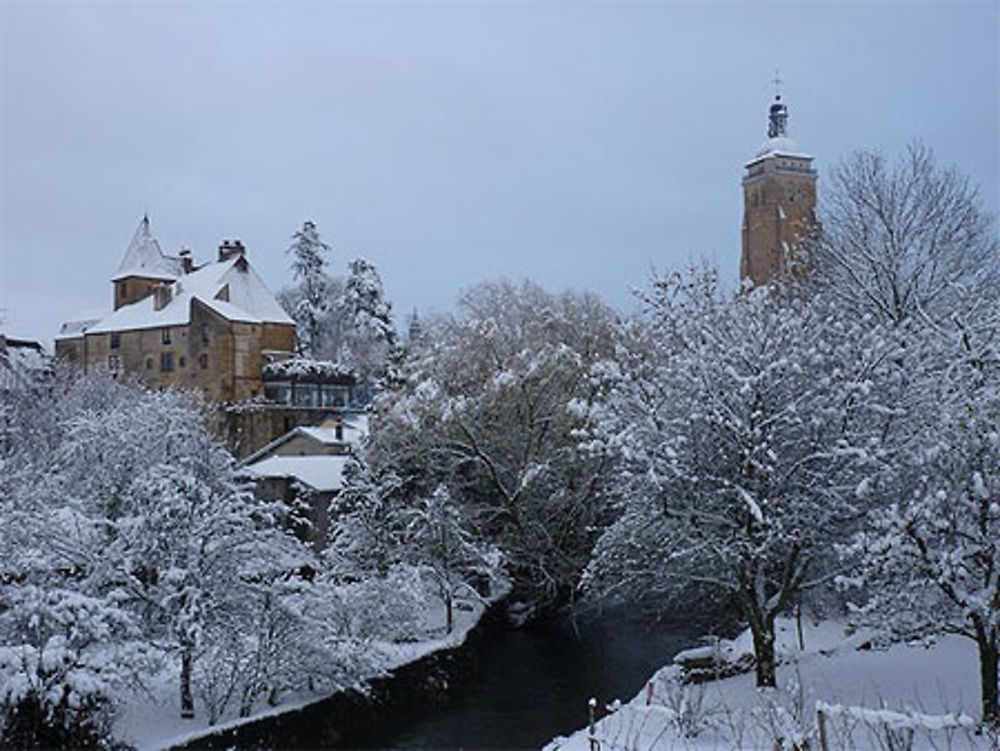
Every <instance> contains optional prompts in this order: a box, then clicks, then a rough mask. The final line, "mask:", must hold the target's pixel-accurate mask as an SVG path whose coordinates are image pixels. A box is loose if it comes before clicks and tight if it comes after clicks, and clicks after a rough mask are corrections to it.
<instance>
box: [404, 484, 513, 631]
mask: <svg viewBox="0 0 1000 751" xmlns="http://www.w3.org/2000/svg"><path fill="white" fill-rule="evenodd" d="M405 518H406V541H407V545H408V548H409V552H410V554H411V555H412V557H413V560H414V561H415V562H417V564H418V565H419V566H420V568H421V569H422V570H423V571H425V572H427V573H429V574H430V576H431V578H432V579H433V581H434V584H435V589H436V591H437V593H438V596H439V597H440V598H441V601H442V602H443V603H444V606H445V630H446V631H447V633H451V630H452V627H453V626H454V623H455V613H454V601H455V595H456V594H457V593H458V592H460V591H461V590H463V589H465V590H469V591H475V590H474V587H473V583H474V582H475V581H476V580H479V579H482V580H484V581H486V582H489V581H490V580H491V579H492V577H493V574H494V573H495V569H496V568H497V566H498V564H499V560H498V557H497V556H496V555H491V551H489V550H488V549H487V548H486V546H485V545H484V544H483V543H481V542H479V541H477V540H476V538H475V536H474V535H473V534H472V531H471V528H470V524H469V522H468V520H467V519H466V518H465V513H464V510H463V508H462V507H461V506H459V505H458V504H456V503H455V502H454V501H453V500H452V498H451V495H450V493H449V492H448V488H447V487H445V486H444V485H439V486H438V487H437V488H435V490H434V492H433V493H431V494H430V496H428V497H427V498H424V499H421V500H420V501H419V502H418V503H417V504H416V506H414V507H412V508H410V509H409V510H408V511H407V512H406V514H405Z"/></svg>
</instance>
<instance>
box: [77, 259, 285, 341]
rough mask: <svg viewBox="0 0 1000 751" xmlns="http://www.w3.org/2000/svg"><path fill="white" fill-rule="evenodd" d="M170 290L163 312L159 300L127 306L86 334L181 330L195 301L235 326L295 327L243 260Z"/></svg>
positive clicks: (216, 266)
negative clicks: (179, 327) (168, 327)
mask: <svg viewBox="0 0 1000 751" xmlns="http://www.w3.org/2000/svg"><path fill="white" fill-rule="evenodd" d="M170 286H171V299H170V302H169V303H167V304H166V305H164V306H163V307H162V308H161V309H160V310H156V305H155V295H149V296H147V297H145V298H143V299H142V300H139V301H137V302H134V303H132V304H131V305H124V306H122V307H121V308H119V309H118V310H116V311H115V312H114V313H112V314H111V315H110V316H108V317H107V318H105V319H103V320H102V321H101V322H100V323H98V324H96V325H94V326H91V327H89V328H88V329H87V333H91V334H99V333H106V332H109V331H131V330H135V329H149V328H160V327H165V326H182V325H185V324H187V323H189V322H190V320H191V301H192V300H194V299H197V300H198V301H199V302H201V303H203V304H204V305H206V306H208V307H209V308H211V309H212V310H214V311H215V312H216V313H218V314H219V315H221V316H222V317H224V318H226V319H228V320H230V321H243V322H248V323H285V324H294V321H292V319H291V318H289V316H288V314H287V313H285V311H284V310H283V309H282V307H281V306H280V305H279V304H278V301H277V300H275V299H274V295H272V294H271V293H270V291H268V289H267V286H266V285H265V284H264V280H263V279H261V278H260V275H258V274H257V272H256V271H254V270H253V267H252V266H250V264H249V263H248V262H247V261H246V258H245V256H243V255H237V256H235V257H233V258H230V259H228V260H226V261H218V262H216V263H210V264H207V265H205V266H202V267H201V268H200V269H198V270H197V271H195V272H193V273H191V274H187V275H184V276H181V277H180V278H179V279H178V280H177V281H175V282H174V283H173V284H171V285H170Z"/></svg>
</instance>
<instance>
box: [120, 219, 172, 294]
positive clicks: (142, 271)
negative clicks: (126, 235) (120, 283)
mask: <svg viewBox="0 0 1000 751" xmlns="http://www.w3.org/2000/svg"><path fill="white" fill-rule="evenodd" d="M183 273H184V267H183V264H182V263H181V259H180V258H175V257H173V256H165V255H163V251H162V250H160V244H159V243H158V242H157V241H156V238H155V237H153V236H152V235H151V234H150V232H149V217H145V216H144V217H143V218H142V221H141V222H139V226H138V227H136V230H135V234H133V235H132V241H131V242H130V243H129V244H128V249H127V250H126V251H125V257H124V258H122V262H121V265H119V266H118V272H117V273H116V274H115V275H114V277H112V281H116V280H118V279H124V278H125V277H129V276H142V277H148V278H152V279H166V280H173V279H176V278H177V277H179V276H180V275H181V274H183Z"/></svg>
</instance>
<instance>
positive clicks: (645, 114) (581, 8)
mask: <svg viewBox="0 0 1000 751" xmlns="http://www.w3.org/2000/svg"><path fill="white" fill-rule="evenodd" d="M0 27H2V32H0V55H2V65H0V68H2V70H0V75H2V78H0V139H2V140H0V171H2V188H0V189H2V195H0V309H3V311H4V312H3V313H2V316H3V317H4V318H5V319H6V324H5V325H4V327H5V328H6V329H7V331H8V333H9V334H10V335H21V336H29V337H34V338H38V339H42V340H43V341H44V342H45V344H46V346H51V337H52V335H53V334H54V332H55V330H56V328H57V326H58V324H59V322H60V321H61V320H63V319H64V318H67V317H70V316H72V315H74V314H75V313H78V312H79V311H81V310H83V309H87V308H93V307H95V306H109V305H110V301H111V286H110V283H109V281H108V280H109V278H110V277H111V275H112V274H113V273H114V271H115V269H116V267H117V265H118V263H119V261H120V259H121V257H122V254H123V253H124V251H125V247H126V245H127V243H128V240H129V238H130V236H131V234H132V232H133V231H134V229H135V226H136V224H137V223H138V221H139V220H140V219H141V217H142V214H143V212H144V211H148V212H149V216H150V220H151V223H152V228H153V232H154V234H155V235H156V236H157V237H158V238H159V240H160V243H161V245H162V247H163V249H164V250H165V251H166V252H170V253H173V252H176V251H177V250H178V249H179V247H180V246H181V245H187V246H189V247H191V248H193V249H194V252H195V256H196V258H198V259H200V260H205V259H207V258H208V257H210V256H211V255H213V254H214V253H215V248H216V246H217V245H218V243H219V241H220V240H221V239H223V238H233V237H240V238H242V240H243V241H244V243H245V244H246V245H247V247H248V249H249V253H250V259H251V261H252V262H253V263H254V264H255V265H256V266H257V268H258V269H259V270H260V271H261V273H262V274H263V276H264V278H265V279H266V280H267V282H268V284H269V285H270V286H271V288H272V289H277V288H278V287H280V286H282V285H284V284H286V283H287V282H288V281H289V271H288V264H287V259H286V257H285V255H284V251H285V249H286V248H287V247H288V245H289V241H290V240H289V237H290V235H291V234H292V233H293V232H294V231H295V230H296V229H297V228H298V227H300V226H301V223H302V221H303V220H304V219H313V220H314V221H316V223H317V224H318V227H319V229H320V232H321V233H322V234H323V236H324V238H325V239H326V240H327V241H328V242H330V243H331V245H332V246H333V248H334V257H333V271H334V272H336V273H339V272H341V271H342V270H343V268H344V266H345V262H346V259H347V258H348V257H350V256H354V255H357V254H363V255H365V256H367V257H369V258H370V259H371V260H372V261H373V262H375V264H376V265H377V266H378V268H379V269H380V271H381V272H382V276H383V280H384V281H385V284H386V288H387V291H388V294H389V296H390V298H391V299H392V301H393V302H394V305H395V309H396V315H397V321H401V320H402V318H403V316H404V315H405V314H406V313H407V312H408V311H409V310H411V309H412V308H413V307H414V306H416V307H418V308H419V309H420V310H422V311H426V310H432V309H439V310H442V309H448V308H449V307H450V306H451V305H452V303H453V301H454V299H455V297H456V295H457V294H458V292H459V290H460V289H462V288H464V287H467V286H469V285H471V284H474V283H475V282H477V281H480V280H483V279H486V278H493V277H497V276H511V277H524V276H526V277H530V278H532V279H535V280H537V281H539V282H541V283H542V284H544V285H545V286H547V287H549V288H550V289H553V290H561V289H565V288H576V289H592V290H595V291H597V292H599V293H601V294H602V295H604V296H605V298H606V299H608V300H609V301H610V302H612V303H613V304H615V305H617V306H619V307H621V308H623V309H628V308H630V307H631V299H630V295H629V288H630V287H632V286H636V285H642V284H643V283H644V282H645V280H646V278H647V275H648V272H649V269H650V267H651V266H656V267H658V268H661V269H666V268H670V267H673V266H677V265H681V264H685V263H687V262H688V261H690V260H692V259H696V258H700V257H708V258H710V259H712V260H714V261H715V262H716V263H717V264H718V265H719V266H720V267H721V269H722V270H723V273H724V275H725V276H726V277H727V278H729V279H735V277H736V274H737V269H738V265H739V227H740V219H741V211H742V209H741V203H740V177H741V171H742V164H743V163H744V162H745V161H746V160H747V159H748V158H749V157H750V156H751V155H752V154H753V152H754V151H755V150H756V149H757V147H758V146H759V144H760V143H761V142H762V141H763V140H764V136H765V127H766V110H767V106H768V104H769V101H770V99H771V96H772V94H773V88H772V84H771V82H770V81H771V79H772V77H773V75H774V69H775V68H776V67H777V68H780V69H781V72H782V77H783V78H784V79H785V85H784V87H783V88H784V91H785V99H786V101H787V102H788V105H789V109H790V134H791V135H792V137H794V138H795V139H796V140H797V141H798V142H799V144H800V146H801V147H802V148H803V149H804V150H806V151H808V152H810V153H812V154H813V155H815V157H816V164H817V167H818V169H819V171H820V176H821V183H820V190H821V191H822V177H823V175H824V174H825V172H826V170H827V169H828V168H829V167H830V165H831V164H833V163H834V162H836V161H837V160H838V159H841V158H843V157H844V156H845V155H847V154H848V153H849V152H850V151H851V150H853V149H856V148H859V147H881V148H884V149H886V150H889V151H899V150H901V149H902V148H903V147H904V146H905V144H906V143H907V142H908V141H910V140H912V139H916V138H919V139H922V140H923V141H924V142H925V143H927V144H928V145H930V146H931V147H932V148H933V149H934V150H935V152H936V154H937V156H938V159H939V161H941V162H944V163H953V164H955V165H957V166H958V167H959V168H960V169H961V170H963V171H964V172H966V173H968V174H969V175H970V176H971V177H972V179H973V180H974V182H976V183H977V184H978V185H979V186H980V189H981V192H982V195H983V198H984V199H985V201H986V202H987V204H988V205H989V206H997V205H998V204H1000V198H998V195H1000V188H998V183H1000V154H998V149H1000V143H998V139H1000V135H998V134H1000V126H998V118H1000V104H998V97H1000V82H998V71H1000V57H998V55H1000V53H998V34H1000V31H998V28H1000V11H998V3H997V2H996V1H995V0H991V1H989V2H961V1H953V2H931V3H921V2H887V1H882V2H846V3H845V2H834V1H833V0H826V1H825V2H811V1H809V0H804V1H803V2H795V3H792V2H787V3H786V2H729V3H719V2H693V1H692V2H658V3H628V2H614V3H611V2H608V3H582V2H580V3H564V2H517V3H514V2H494V3H485V2H449V3H444V2H442V3H417V2H374V3H335V2H282V3H271V2H266V3H265V2H228V1H227V2H224V1H222V0H206V1H203V2H132V3H125V2H87V1H86V0H83V1H79V2H49V1H46V0H40V1H39V0H31V1H30V2H29V1H27V0H0Z"/></svg>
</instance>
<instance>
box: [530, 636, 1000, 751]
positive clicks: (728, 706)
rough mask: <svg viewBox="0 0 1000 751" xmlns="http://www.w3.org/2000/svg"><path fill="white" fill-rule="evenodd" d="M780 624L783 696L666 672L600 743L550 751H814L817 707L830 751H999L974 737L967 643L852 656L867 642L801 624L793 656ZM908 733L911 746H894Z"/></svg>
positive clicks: (622, 711)
mask: <svg viewBox="0 0 1000 751" xmlns="http://www.w3.org/2000/svg"><path fill="white" fill-rule="evenodd" d="M779 627H780V635H779V639H778V649H779V652H780V654H781V659H782V664H781V666H780V667H779V669H778V683H779V686H780V687H781V688H779V689H777V690H771V691H758V690H757V689H756V688H755V687H754V677H753V675H752V674H749V675H740V676H736V677H733V678H728V679H724V680H719V681H710V682H708V683H703V684H700V685H697V686H685V685H681V684H680V683H679V682H678V680H677V678H678V675H679V672H680V671H679V668H677V667H676V666H674V665H671V666H668V667H665V668H662V669H661V670H660V671H658V672H657V673H656V675H655V676H653V678H652V679H651V680H650V681H649V683H648V684H647V685H646V687H645V688H644V689H643V690H642V691H641V692H640V693H639V695H638V696H636V697H635V698H634V699H632V701H630V702H628V703H627V704H622V705H619V706H615V705H612V707H609V709H614V710H615V711H612V712H611V713H610V714H608V715H607V716H606V717H604V719H602V720H600V721H599V722H598V723H597V725H596V728H595V732H594V734H593V738H594V740H596V741H597V744H596V745H595V744H593V743H591V736H590V734H589V732H588V731H587V729H583V730H580V731H578V732H577V733H575V734H573V735H572V736H571V737H569V738H557V739H555V740H553V741H552V742H551V743H550V744H549V745H548V746H547V747H546V750H545V751H596V750H597V749H600V751H619V750H625V749H627V750H628V751H652V750H653V749H656V750H660V749H663V750H666V749H691V750H692V751H708V750H709V749H711V750H716V749H762V750H766V751H772V750H773V749H791V748H794V747H797V748H806V746H804V745H801V744H802V742H803V741H807V742H808V744H809V745H808V748H810V749H819V748H821V744H820V742H819V740H820V738H819V728H818V717H817V707H819V708H820V709H823V710H825V713H826V720H825V726H826V728H825V729H826V741H827V746H826V747H827V748H828V749H829V750H830V751H833V750H834V749H838V750H839V749H879V750H881V749H887V750H888V749H897V748H898V749H905V748H913V749H1000V739H998V738H996V737H993V738H987V737H984V736H977V735H975V734H974V732H973V730H972V726H973V725H974V722H973V718H975V717H978V714H979V688H978V686H979V668H978V662H977V655H976V647H975V644H974V643H973V642H972V641H971V640H969V639H963V638H960V637H946V638H942V639H940V640H938V641H937V642H936V643H935V644H933V645H931V646H924V645H894V646H892V647H890V648H888V649H884V650H858V649H857V647H858V645H859V644H862V643H864V642H865V641H867V637H868V635H867V634H855V635H853V636H851V637H848V636H846V635H845V632H844V629H843V627H842V625H841V624H838V623H834V622H824V623H821V624H818V625H809V624H804V636H805V639H804V641H805V649H804V650H802V651H800V650H799V648H798V644H797V638H796V635H795V628H794V622H792V621H782V622H781V623H780V624H779ZM723 649H724V650H725V651H727V652H728V657H729V658H733V657H736V656H738V655H739V654H740V653H745V652H747V651H749V650H750V640H749V634H744V635H743V636H741V637H740V638H738V639H736V640H735V641H734V642H731V643H728V644H725V645H724V646H723ZM604 709H605V708H604V707H601V708H600V709H599V711H598V716H601V715H602V714H604ZM948 726H951V727H950V728H949V727H948ZM911 732H912V734H913V735H912V740H913V745H912V746H910V747H908V746H906V745H905V743H900V742H899V741H905V738H906V736H907V735H909V734H910V733H911ZM889 734H894V736H895V737H894V738H893V739H892V740H890V738H889V737H888V736H889ZM795 744H799V745H798V746H796V745H795Z"/></svg>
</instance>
